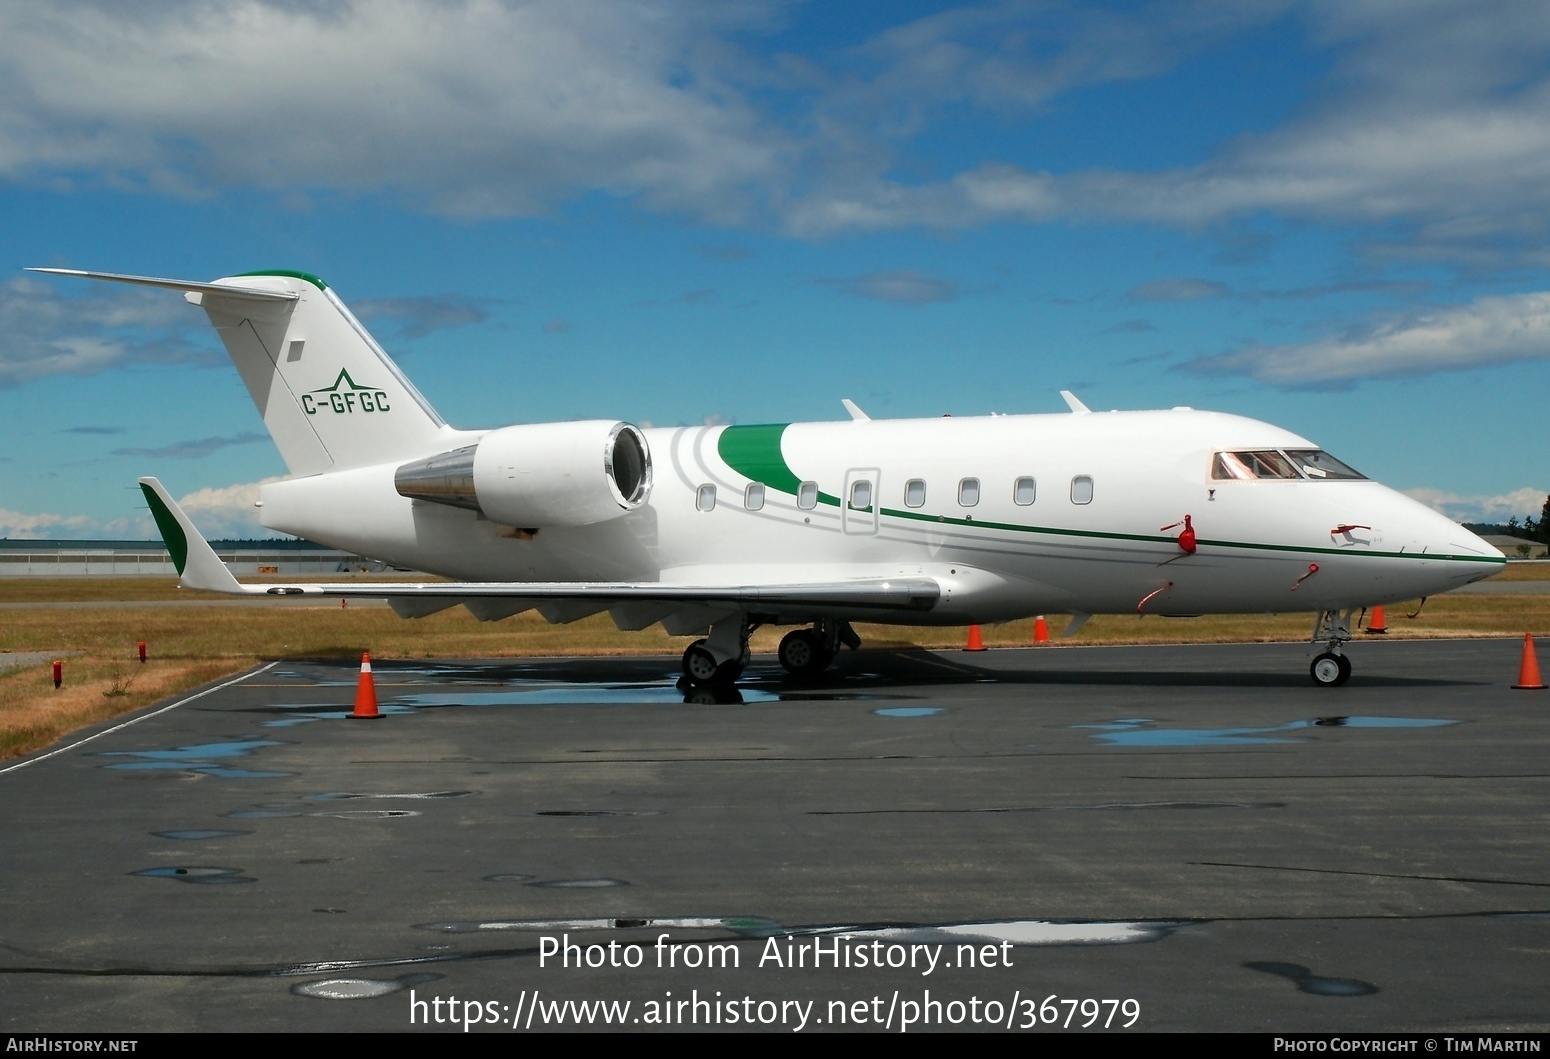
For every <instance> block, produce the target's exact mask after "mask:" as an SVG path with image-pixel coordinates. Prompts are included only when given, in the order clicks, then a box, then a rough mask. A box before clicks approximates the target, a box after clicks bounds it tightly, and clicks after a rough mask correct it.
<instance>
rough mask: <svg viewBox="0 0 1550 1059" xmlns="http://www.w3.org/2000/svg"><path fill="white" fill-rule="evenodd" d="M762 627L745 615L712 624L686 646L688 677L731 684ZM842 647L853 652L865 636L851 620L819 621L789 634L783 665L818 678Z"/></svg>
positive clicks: (696, 682)
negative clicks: (705, 633) (703, 635)
mask: <svg viewBox="0 0 1550 1059" xmlns="http://www.w3.org/2000/svg"><path fill="white" fill-rule="evenodd" d="M758 627H759V625H758V623H756V622H750V621H749V620H748V618H747V617H746V616H743V615H739V616H737V617H733V618H724V619H722V620H721V621H719V622H717V623H716V624H715V625H712V626H711V627H710V635H709V636H707V637H706V638H705V639H703V640H696V641H694V642H693V643H692V644H690V645H689V646H688V648H687V649H685V651H684V657H683V668H684V680H685V681H687V682H688V683H689V684H690V685H691V686H693V687H697V688H704V687H715V686H726V685H729V684H731V683H732V682H733V681H735V680H736V679H737V678H738V677H740V676H742V675H743V670H744V668H746V667H747V665H748V659H749V651H748V637H749V636H751V635H752V634H753V632H754V630H755V629H757V628H758ZM842 646H843V647H849V648H850V649H851V650H853V651H854V650H855V649H856V648H858V647H860V646H861V637H859V636H857V635H856V630H855V629H852V628H851V627H850V622H848V621H820V622H815V623H814V625H813V627H812V628H811V629H797V630H796V631H794V632H789V633H787V634H786V635H785V637H784V638H783V639H782V640H781V641H780V664H781V665H782V666H784V667H785V668H786V671H787V672H789V673H791V674H792V675H793V676H798V677H816V676H817V675H818V674H820V673H822V672H823V671H824V670H825V669H828V668H829V664H830V663H831V662H833V661H834V656H835V655H837V654H838V653H839V650H840V648H841V647H842Z"/></svg>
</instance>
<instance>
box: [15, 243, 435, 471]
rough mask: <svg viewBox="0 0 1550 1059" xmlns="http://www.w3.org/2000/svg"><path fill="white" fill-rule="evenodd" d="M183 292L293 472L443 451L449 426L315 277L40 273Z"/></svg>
mask: <svg viewBox="0 0 1550 1059" xmlns="http://www.w3.org/2000/svg"><path fill="white" fill-rule="evenodd" d="M33 271H37V272H52V273H57V274H62V275H70V276H81V277H84V278H87V279H102V280H112V281H115V282H119V283H133V284H138V285H141V286H150V287H165V288H169V289H172V290H181V291H183V292H184V294H183V296H184V297H185V298H186V299H188V301H189V302H191V303H193V304H194V305H198V306H200V307H201V308H203V309H204V311H205V313H206V314H207V315H208V316H209V317H210V322H211V323H212V324H214V325H215V329H216V332H217V333H218V334H219V335H220V336H221V341H222V342H224V343H225V345H226V351H227V353H229V354H230V355H231V359H232V363H234V364H235V365H236V366H237V371H238V372H239V373H241V375H242V381H243V382H244V383H246V384H247V388H248V393H250V394H251V395H252V397H253V403H254V404H255V405H257V406H258V411H259V414H260V415H262V416H263V417H264V425H265V426H266V427H268V428H269V434H270V436H271V437H273V438H274V442H275V445H276V446H277V447H278V448H279V450H280V455H281V457H283V458H284V460H285V465H286V467H287V468H289V470H290V472H291V474H293V475H297V476H301V475H311V474H319V473H322V472H324V471H339V470H347V469H349V468H351V467H363V466H366V465H367V464H372V463H383V462H387V461H389V460H394V459H403V458H408V457H412V456H423V455H426V454H428V453H430V452H434V451H437V446H438V444H440V440H439V439H440V435H441V434H442V432H443V431H445V430H446V429H447V427H446V423H445V422H444V421H443V420H442V418H441V417H440V416H439V415H437V414H436V411H435V409H433V408H431V406H430V404H429V403H428V402H427V401H426V400H425V398H424V397H422V396H421V395H420V392H419V391H418V390H416V389H415V388H414V385H413V384H412V383H410V381H409V380H408V379H407V378H405V377H404V374H403V372H401V371H399V369H398V365H396V364H394V363H393V361H392V360H391V359H390V358H389V357H388V355H387V354H386V353H385V352H383V350H382V347H381V346H379V345H377V343H376V341H375V340H374V339H373V338H372V337H371V335H370V334H368V333H367V331H366V329H365V328H364V327H362V326H361V323H360V321H359V320H357V319H356V318H355V317H354V315H352V314H351V312H350V310H349V309H346V308H345V306H344V303H343V302H341V301H340V300H339V298H338V297H337V296H336V295H335V294H334V292H333V291H332V290H330V289H329V288H328V284H326V283H324V282H323V281H322V280H321V279H319V278H318V277H316V276H312V275H308V274H307V273H305V272H283V271H272V272H252V273H246V274H244V275H241V276H232V277H228V278H226V279H219V280H216V281H215V282H213V283H197V282H193V281H185V280H170V279H153V278H151V277H147V276H120V275H115V274H111V273H104V272H80V271H76V270H74V269H34V270H33Z"/></svg>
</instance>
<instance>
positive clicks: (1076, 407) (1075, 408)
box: [1060, 390, 1092, 416]
mask: <svg viewBox="0 0 1550 1059" xmlns="http://www.w3.org/2000/svg"><path fill="white" fill-rule="evenodd" d="M1060 396H1061V397H1064V398H1065V399H1066V407H1068V408H1070V409H1071V414H1072V415H1079V416H1085V415H1087V414H1088V413H1090V412H1091V411H1092V409H1091V408H1088V407H1087V406H1086V405H1085V404H1083V403H1082V402H1081V401H1078V400H1077V399H1076V394H1074V393H1072V392H1071V391H1070V390H1061V391H1060Z"/></svg>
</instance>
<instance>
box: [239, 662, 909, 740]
mask: <svg viewBox="0 0 1550 1059" xmlns="http://www.w3.org/2000/svg"><path fill="white" fill-rule="evenodd" d="M383 672H385V673H387V674H388V675H389V677H390V678H397V677H399V676H401V675H404V674H405V673H407V674H409V675H423V676H426V677H434V678H435V679H426V680H410V681H397V680H394V681H393V682H394V683H407V684H411V685H412V684H416V683H424V684H452V685H458V684H461V685H464V686H465V687H468V688H469V690H464V691H451V692H444V691H435V692H420V693H409V694H396V693H392V694H387V693H379V694H380V698H381V699H382V700H383V701H381V702H380V703H379V705H378V709H379V710H380V711H381V712H382V713H384V714H390V715H391V714H403V713H412V712H413V711H415V710H424V709H446V708H449V707H458V706H474V707H478V706H618V705H633V706H638V705H654V704H663V705H667V704H673V705H678V704H684V703H687V704H691V705H700V706H711V705H715V706H736V705H742V704H745V703H767V702H808V701H814V702H817V701H823V702H829V701H837V700H841V699H875V698H879V697H880V696H878V695H875V694H869V693H865V692H830V691H823V690H811V691H809V690H805V689H802V688H792V687H788V686H787V685H786V684H785V683H784V682H782V681H780V680H778V679H771V680H762V679H753V680H746V681H743V682H742V683H739V684H737V685H729V686H726V687H711V688H695V687H690V686H688V685H687V683H686V682H684V681H683V680H681V679H676V680H675V675H674V674H671V673H666V674H663V676H662V677H661V678H660V679H655V680H644V681H598V682H576V681H569V680H545V679H541V678H517V679H510V680H491V679H489V678H488V677H486V676H479V675H478V674H477V673H475V674H474V675H472V676H470V675H467V674H464V675H462V676H459V675H458V674H457V673H456V671H455V670H452V669H425V670H408V671H404V670H391V671H383ZM276 675H279V676H283V677H289V678H292V679H296V680H299V681H303V682H304V683H305V685H307V686H311V687H319V688H327V687H345V686H351V687H353V686H354V685H355V681H356V678H355V677H354V676H353V675H352V676H351V677H350V678H349V679H348V680H345V679H340V680H332V679H327V678H323V679H317V678H309V677H306V676H305V675H304V674H301V673H298V672H295V671H286V672H283V673H279V674H276ZM386 683H387V681H386V680H385V681H384V684H386ZM474 688H483V689H488V690H473V689H474ZM254 712H265V713H275V712H278V713H282V714H284V715H285V716H282V717H279V718H277V719H275V720H270V721H264V722H262V723H263V726H264V727H266V728H289V727H292V726H294V725H298V724H310V723H312V722H313V721H330V720H339V719H341V718H344V717H347V716H349V714H350V712H351V711H350V710H348V709H345V708H344V707H343V706H342V705H341V704H338V703H327V702H300V703H273V704H271V705H269V706H266V707H263V708H262V709H261V710H257V711H254Z"/></svg>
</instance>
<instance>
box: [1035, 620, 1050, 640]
mask: <svg viewBox="0 0 1550 1059" xmlns="http://www.w3.org/2000/svg"><path fill="white" fill-rule="evenodd" d="M1033 642H1034V643H1049V623H1048V622H1046V621H1045V620H1044V615H1042V614H1040V615H1039V616H1038V617H1037V618H1034V619H1033Z"/></svg>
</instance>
